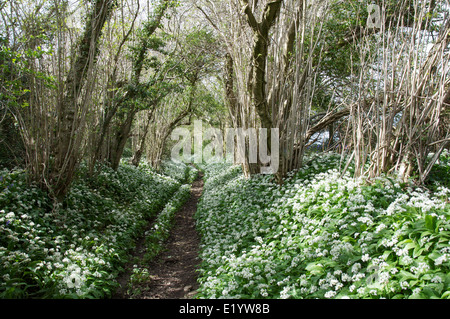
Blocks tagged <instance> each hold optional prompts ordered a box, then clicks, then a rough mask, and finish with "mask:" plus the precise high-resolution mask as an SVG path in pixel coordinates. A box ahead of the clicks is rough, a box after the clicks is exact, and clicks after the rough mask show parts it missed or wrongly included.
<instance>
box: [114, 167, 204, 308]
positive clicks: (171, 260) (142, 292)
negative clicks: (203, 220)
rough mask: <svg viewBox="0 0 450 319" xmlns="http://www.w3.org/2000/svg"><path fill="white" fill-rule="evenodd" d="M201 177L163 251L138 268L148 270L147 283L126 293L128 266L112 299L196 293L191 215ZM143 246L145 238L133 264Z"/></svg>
mask: <svg viewBox="0 0 450 319" xmlns="http://www.w3.org/2000/svg"><path fill="white" fill-rule="evenodd" d="M202 177H203V176H202V174H201V173H199V178H198V179H197V180H196V181H194V183H193V184H192V187H191V197H190V199H189V200H188V201H187V202H186V203H185V204H184V206H183V207H182V208H181V209H180V210H179V211H178V212H177V213H176V215H175V223H174V227H173V229H172V231H171V234H170V236H169V238H168V239H167V241H166V243H165V248H164V249H163V250H162V252H161V253H160V254H159V255H158V256H157V257H156V258H154V260H152V261H151V262H150V263H148V264H146V265H142V264H140V265H139V266H140V268H143V267H145V268H147V269H148V272H149V275H150V276H149V278H150V279H149V280H146V281H144V282H141V283H139V284H138V285H134V286H133V287H132V289H129V287H128V280H129V277H130V275H131V273H132V269H133V262H130V263H129V264H128V265H127V266H126V271H125V272H124V273H123V274H122V275H121V276H120V278H118V282H119V284H120V288H119V289H118V290H117V292H116V294H115V295H114V296H113V298H114V299H130V298H132V299H189V298H193V297H194V296H195V294H196V290H197V289H198V283H197V272H196V270H197V267H198V265H199V263H200V258H199V257H198V255H199V245H200V237H199V235H198V233H197V231H196V228H195V220H194V213H195V212H196V210H197V203H198V200H199V198H200V196H201V194H202V191H203V179H202ZM149 227H151V224H150V225H149ZM144 242H145V238H142V239H141V240H139V241H138V243H137V246H136V249H135V252H134V257H135V258H134V260H141V259H142V257H143V255H144V253H145V247H144V246H143V243H144ZM134 264H136V262H135V263H134ZM130 292H131V295H130Z"/></svg>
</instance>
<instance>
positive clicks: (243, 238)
mask: <svg viewBox="0 0 450 319" xmlns="http://www.w3.org/2000/svg"><path fill="white" fill-rule="evenodd" d="M338 167H339V157H338V156H335V155H333V154H326V155H320V156H315V157H312V158H311V159H310V161H309V162H308V164H307V165H305V166H304V167H303V168H302V169H300V170H298V171H296V172H293V173H292V174H291V175H290V176H289V178H288V179H286V180H285V181H284V184H283V186H281V187H280V186H279V185H278V184H276V183H275V182H274V181H273V180H272V178H271V177H270V176H256V177H254V178H252V179H250V180H246V179H245V178H244V177H243V175H242V173H241V169H240V167H239V166H229V165H225V164H214V165H208V166H205V167H203V169H204V171H205V186H204V192H203V196H202V198H201V200H200V202H199V206H198V211H197V213H196V219H197V226H198V230H199V232H200V235H201V237H202V245H201V256H200V257H201V258H202V264H201V269H200V278H199V281H200V285H201V287H200V289H199V295H198V296H199V298H305V299H306V298H352V299H353V298H358V299H359V298H389V299H390V298H402V299H403V298H449V297H450V243H449V240H450V205H449V203H448V196H449V194H450V190H449V189H448V185H447V187H445V186H443V184H441V185H439V184H434V185H435V188H434V190H435V191H434V192H433V193H430V192H428V191H427V190H425V189H422V188H417V187H414V186H412V185H408V184H404V183H400V182H397V181H396V180H395V179H392V178H388V177H383V178H377V179H375V180H374V179H372V180H370V181H369V180H364V179H359V180H355V179H353V178H351V177H350V174H349V173H346V174H345V175H344V176H342V177H341V174H340V173H339V171H338ZM439 169H440V170H442V169H443V168H442V167H439ZM447 172H448V170H447ZM443 180H448V176H446V177H445V176H443Z"/></svg>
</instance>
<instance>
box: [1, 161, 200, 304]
mask: <svg viewBox="0 0 450 319" xmlns="http://www.w3.org/2000/svg"><path fill="white" fill-rule="evenodd" d="M183 170H184V168H183ZM187 175H188V176H193V175H194V174H193V173H190V172H189V173H187ZM87 176H88V174H87V168H86V167H84V166H82V167H81V168H80V172H79V178H78V179H77V181H76V182H75V183H74V185H73V187H72V189H71V191H70V192H69V194H68V196H67V198H66V200H65V202H64V203H63V204H62V205H54V203H53V202H52V201H51V200H50V199H49V198H48V196H47V195H46V194H45V193H44V192H43V191H41V190H40V189H39V188H38V187H36V186H33V185H29V184H28V183H27V178H26V173H25V172H24V171H22V170H14V171H7V170H3V171H1V172H0V191H1V192H0V207H1V210H0V265H1V267H0V297H2V298H31V297H33V298H103V297H108V296H111V294H112V293H113V291H114V289H115V288H116V286H117V283H116V282H115V280H114V279H115V278H116V276H117V275H118V273H119V272H120V271H121V270H122V267H123V266H124V264H125V262H127V261H128V258H129V255H128V253H129V251H130V249H132V248H133V247H134V245H135V241H136V239H137V238H138V237H139V236H140V235H142V233H143V230H144V227H145V225H146V224H147V222H148V220H149V219H151V218H153V217H155V216H157V215H158V214H159V213H160V212H163V213H164V215H165V216H166V215H168V214H169V215H170V214H173V209H175V208H176V207H179V205H180V203H181V202H182V200H183V199H185V198H186V186H184V187H182V188H180V187H181V183H180V182H178V181H177V180H175V179H173V178H171V177H169V176H167V175H164V174H158V173H156V172H155V171H154V170H153V169H151V168H150V167H149V166H148V165H146V164H142V165H140V167H139V168H136V167H134V166H132V165H128V164H126V163H124V162H123V163H122V164H121V165H120V167H119V169H118V170H117V171H113V170H111V169H110V168H108V167H99V171H98V175H97V178H95V179H94V178H91V179H89V178H87ZM191 179H192V178H190V180H191ZM188 193H189V192H188ZM158 220H163V217H159V218H158ZM162 225H164V226H165V225H166V223H165V222H164V223H162ZM158 240H160V239H159V237H158ZM158 242H160V241H158ZM149 253H151V252H149Z"/></svg>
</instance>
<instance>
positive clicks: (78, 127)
mask: <svg viewBox="0 0 450 319" xmlns="http://www.w3.org/2000/svg"><path fill="white" fill-rule="evenodd" d="M114 3H115V1H113V0H97V1H95V3H94V4H93V7H92V10H91V12H90V14H89V16H88V18H87V20H86V27H85V31H84V34H83V36H82V37H81V39H80V41H79V43H78V49H77V51H76V54H75V56H74V57H73V63H72V65H71V69H70V71H69V73H68V76H67V78H66V81H65V87H64V95H63V97H62V99H61V100H60V101H59V103H58V107H57V114H58V125H59V127H58V129H57V130H56V132H55V133H56V136H55V145H54V147H53V148H52V149H53V152H54V153H53V158H54V165H53V167H52V170H51V173H50V181H49V182H50V186H49V188H50V193H51V194H52V196H54V197H55V198H56V199H57V200H58V201H61V200H62V199H63V198H64V196H65V194H66V193H67V191H68V190H69V187H70V185H71V183H72V180H73V177H74V173H75V170H76V168H77V165H78V163H79V159H80V150H81V144H82V139H83V136H84V131H85V127H84V120H85V116H86V112H87V109H86V108H87V105H88V103H89V102H88V101H89V98H90V94H89V92H90V91H91V90H92V87H90V86H89V85H87V84H88V82H89V84H90V85H91V86H92V85H93V80H92V77H93V73H92V71H93V67H94V66H95V64H96V58H97V56H98V52H99V48H98V46H99V39H100V37H101V35H102V29H103V26H104V25H105V23H106V21H107V20H108V19H109V18H110V16H111V13H112V9H113V6H114ZM84 89H85V90H87V92H83V90H84ZM84 93H87V94H84Z"/></svg>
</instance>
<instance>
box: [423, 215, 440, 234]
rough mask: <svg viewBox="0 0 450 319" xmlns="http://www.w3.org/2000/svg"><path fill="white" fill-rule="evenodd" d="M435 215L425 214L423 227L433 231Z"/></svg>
mask: <svg viewBox="0 0 450 319" xmlns="http://www.w3.org/2000/svg"><path fill="white" fill-rule="evenodd" d="M436 220H437V218H436V216H431V215H426V216H425V227H426V228H427V229H429V230H430V231H432V232H434V231H435V229H436Z"/></svg>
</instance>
